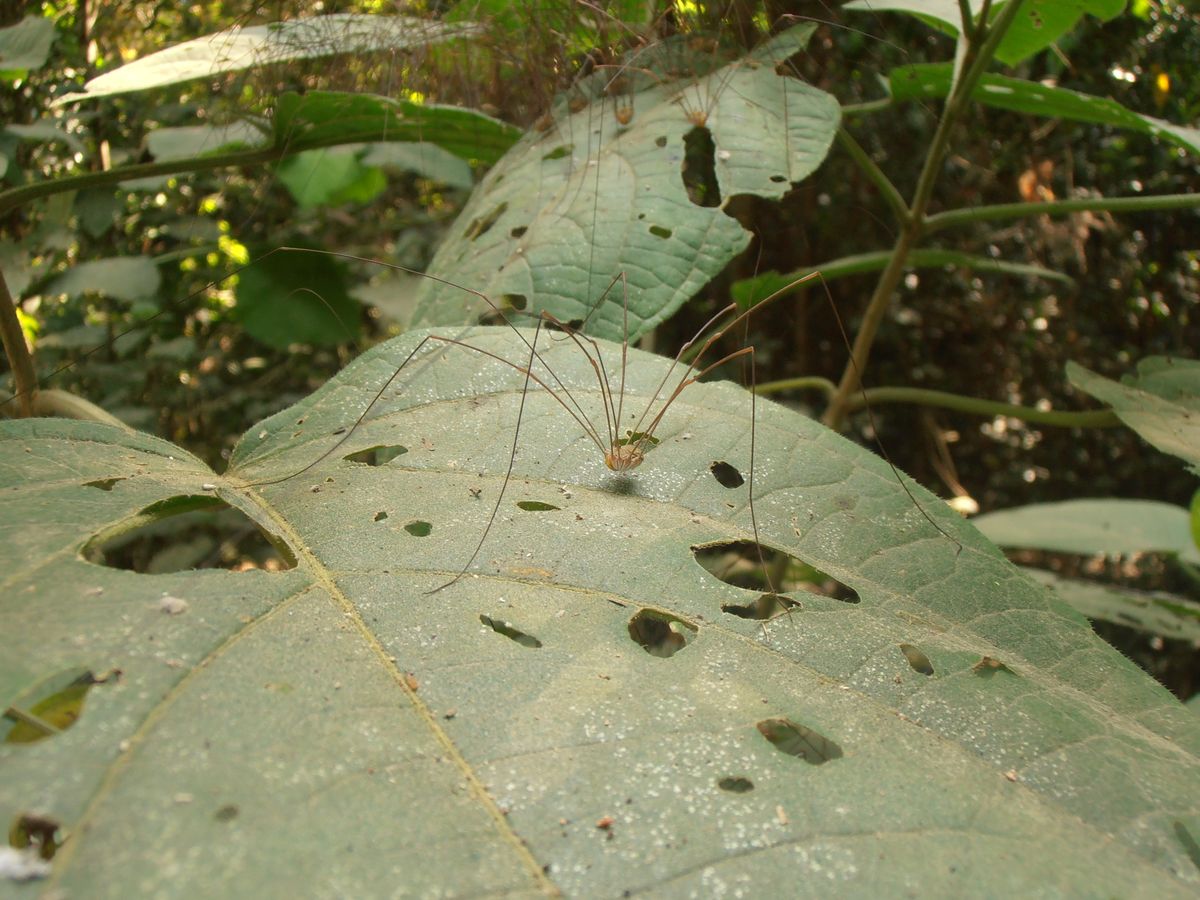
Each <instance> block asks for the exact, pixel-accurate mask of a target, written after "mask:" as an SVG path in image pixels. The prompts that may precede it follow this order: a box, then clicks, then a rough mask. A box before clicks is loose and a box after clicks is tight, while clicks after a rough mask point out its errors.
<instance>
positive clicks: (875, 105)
mask: <svg viewBox="0 0 1200 900" xmlns="http://www.w3.org/2000/svg"><path fill="white" fill-rule="evenodd" d="M891 106H892V98H891V97H885V98H884V99H882V100H867V101H865V102H863V103H847V104H845V105H844V106H843V107H842V118H843V119H851V118H854V117H855V116H867V115H871V114H872V113H877V112H883V111H884V110H885V109H890V108H891Z"/></svg>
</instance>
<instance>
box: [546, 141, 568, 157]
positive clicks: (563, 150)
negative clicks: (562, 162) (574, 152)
mask: <svg viewBox="0 0 1200 900" xmlns="http://www.w3.org/2000/svg"><path fill="white" fill-rule="evenodd" d="M570 153H571V146H570V145H569V144H559V145H558V146H557V147H555V148H554V149H553V150H551V151H550V152H549V153H547V154H546V155H545V156H543V157H542V159H543V160H551V159H562V158H563V157H564V156H569V155H570Z"/></svg>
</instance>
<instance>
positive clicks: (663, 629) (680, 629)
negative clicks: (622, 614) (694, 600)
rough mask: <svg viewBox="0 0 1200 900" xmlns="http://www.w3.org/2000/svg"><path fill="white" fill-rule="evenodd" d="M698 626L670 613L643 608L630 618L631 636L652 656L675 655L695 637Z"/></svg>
mask: <svg viewBox="0 0 1200 900" xmlns="http://www.w3.org/2000/svg"><path fill="white" fill-rule="evenodd" d="M697 630H698V629H697V628H696V626H695V625H693V624H692V623H691V622H685V621H684V620H683V619H680V618H678V617H676V616H673V615H671V614H670V613H666V612H662V611H661V610H657V609H642V610H638V612H637V613H635V614H634V616H633V618H631V619H630V620H629V636H630V637H631V638H633V639H634V641H636V642H637V643H638V644H639V645H641V647H642V649H643V650H645V651H646V652H647V653H649V654H650V655H651V656H658V657H661V658H663V659H666V658H667V657H670V656H674V655H675V654H676V653H678V652H679V651H680V650H682V649H683V648H684V647H686V646H687V645H688V644H690V643H691V642H692V639H693V638H695V636H696V632H697Z"/></svg>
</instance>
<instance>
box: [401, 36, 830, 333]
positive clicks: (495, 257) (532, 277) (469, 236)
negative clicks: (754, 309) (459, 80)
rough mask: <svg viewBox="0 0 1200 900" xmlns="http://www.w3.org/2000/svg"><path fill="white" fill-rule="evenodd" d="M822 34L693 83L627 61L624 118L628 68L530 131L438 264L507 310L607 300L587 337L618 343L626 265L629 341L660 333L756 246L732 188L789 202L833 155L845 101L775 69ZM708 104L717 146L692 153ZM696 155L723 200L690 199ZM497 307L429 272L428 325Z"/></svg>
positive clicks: (567, 309) (439, 272) (567, 316)
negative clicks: (731, 205)
mask: <svg viewBox="0 0 1200 900" xmlns="http://www.w3.org/2000/svg"><path fill="white" fill-rule="evenodd" d="M812 30H813V26H810V25H806V26H799V27H796V28H793V29H791V30H789V31H787V32H785V33H784V34H783V35H780V36H779V37H778V38H776V39H775V40H774V41H773V42H771V43H770V44H768V45H766V46H765V47H763V48H760V50H759V51H758V52H757V53H756V54H754V55H752V56H751V57H749V58H747V59H743V60H738V61H736V62H734V63H731V64H730V65H728V66H725V67H723V68H720V69H718V70H716V71H713V72H710V73H709V74H705V75H700V76H698V77H696V78H694V79H690V80H689V79H684V80H682V81H674V82H667V81H665V79H666V77H667V76H666V74H660V73H665V71H666V69H667V68H668V67H669V63H670V61H669V60H668V61H667V63H666V64H664V65H656V66H655V67H654V68H655V69H656V70H657V71H656V74H654V75H650V74H648V73H647V72H646V71H642V70H639V69H636V68H633V67H630V68H627V69H625V70H624V73H623V74H622V75H621V76H619V77H622V78H625V79H627V80H628V82H629V83H630V85H631V87H630V90H631V91H633V93H632V97H631V99H630V98H627V99H629V102H631V104H632V107H631V108H632V109H633V118H632V119H631V120H630V122H629V124H628V125H627V126H621V125H620V124H619V123H618V121H617V120H616V118H615V117H614V108H615V107H614V103H615V102H616V101H615V98H613V97H610V96H608V95H607V94H606V93H604V92H603V90H601V88H602V87H603V86H604V85H606V84H610V83H611V82H612V79H613V78H614V77H615V76H614V75H613V73H612V72H611V71H605V72H602V73H600V75H598V76H597V79H598V80H597V81H596V83H595V85H594V87H595V88H596V95H595V96H593V97H592V98H591V99H592V102H590V103H587V104H586V105H585V106H583V108H582V109H579V111H578V112H575V113H571V112H570V111H569V108H568V104H569V102H570V101H571V100H572V99H573V100H576V101H581V100H582V99H583V95H582V94H578V95H571V96H570V97H568V98H563V99H562V100H561V102H560V105H559V107H558V110H557V119H556V123H555V124H554V125H553V126H551V127H548V128H547V130H546V131H544V132H543V131H538V130H536V129H534V130H533V131H531V132H530V133H529V134H528V135H526V137H525V138H524V139H523V140H521V141H520V142H519V143H518V144H517V145H516V146H515V147H513V148H512V150H510V151H509V152H508V154H507V155H506V156H505V157H504V159H503V160H501V161H500V162H499V163H498V164H497V165H496V166H495V167H494V168H493V169H492V170H491V172H489V173H488V175H487V177H486V178H485V179H484V180H483V182H482V183H481V184H480V186H479V188H478V189H477V190H476V192H475V194H474V196H473V197H472V198H471V201H470V203H468V205H467V207H466V208H465V209H464V210H463V212H462V214H461V215H460V216H459V218H458V220H457V223H456V224H455V226H454V228H453V229H452V230H451V232H450V234H449V235H448V236H447V238H446V240H445V241H444V243H443V244H442V246H441V247H440V249H439V250H438V253H437V255H436V256H435V258H434V260H433V262H432V264H431V265H430V268H429V272H430V273H431V274H434V275H436V276H438V277H439V278H442V279H445V280H446V281H449V282H454V283H457V284H463V285H471V286H472V287H473V288H476V289H477V290H479V291H481V292H482V293H484V294H486V295H487V296H489V297H490V298H491V299H492V300H493V301H494V302H495V303H497V304H499V305H504V304H505V303H509V304H511V305H513V306H515V307H516V308H518V309H520V308H526V309H527V310H528V311H533V310H541V309H548V310H550V311H551V312H553V313H554V314H555V315H556V316H558V317H559V318H560V319H562V320H564V321H570V320H573V319H584V318H587V317H588V316H589V313H592V311H593V309H595V312H594V313H592V314H591V317H590V319H589V320H588V331H589V333H593V334H597V335H601V336H605V337H608V338H612V339H621V338H622V337H625V336H626V335H625V331H624V328H625V323H624V305H623V297H622V292H621V290H620V288H619V287H617V288H615V289H614V290H613V291H611V292H610V293H609V295H608V297H607V298H606V302H604V303H602V304H600V305H599V308H598V309H597V308H596V306H597V304H598V303H599V301H600V297H601V294H602V293H603V291H604V289H605V287H606V286H607V285H608V284H609V282H610V281H611V280H612V278H613V277H614V276H616V275H617V274H618V273H620V272H624V273H625V275H626V277H627V279H628V283H629V304H628V311H629V332H630V336H631V337H632V338H636V337H637V336H638V335H641V334H643V333H644V332H646V331H648V330H649V329H651V328H653V327H654V326H655V325H656V324H658V323H659V322H661V321H663V320H664V319H666V318H668V317H669V316H670V315H671V314H672V313H673V312H674V311H675V310H677V309H678V308H679V307H680V305H682V304H683V302H684V301H685V300H687V299H688V298H689V297H691V296H692V295H693V294H695V293H696V291H698V290H699V289H700V288H701V287H703V286H704V285H705V284H707V283H708V282H709V281H710V280H711V279H712V278H713V277H714V276H715V275H717V273H719V272H720V271H721V270H722V269H724V268H725V266H726V264H727V263H728V262H729V261H730V260H732V259H733V258H734V257H735V256H736V255H737V254H738V253H740V252H741V251H742V250H743V249H744V248H745V247H746V245H747V244H748V243H749V241H750V234H749V232H747V231H745V230H744V229H743V228H742V226H741V225H740V224H738V222H737V220H736V219H734V218H733V217H732V216H731V215H730V214H729V213H728V212H726V209H725V205H726V203H727V201H728V199H729V198H730V197H731V196H733V195H736V194H755V195H758V196H762V197H770V198H778V197H781V196H782V195H783V194H784V193H785V192H786V191H788V190H790V189H791V186H792V184H794V183H795V182H798V181H801V180H802V179H804V178H806V177H807V176H808V175H809V174H811V173H812V172H813V171H814V170H815V169H816V168H817V166H819V165H820V164H821V161H822V160H823V159H824V158H825V155H826V153H827V152H828V150H829V145H830V143H831V141H832V140H833V136H834V134H835V132H836V131H837V127H838V122H839V117H840V108H839V106H838V104H837V101H836V100H835V99H834V98H833V97H832V96H830V95H829V94H826V93H824V92H823V91H820V90H818V89H817V88H814V87H811V86H810V85H807V84H805V83H803V82H801V81H799V80H797V79H795V78H791V77H788V76H786V75H782V74H779V73H778V72H777V71H776V64H777V63H779V62H780V61H782V60H783V59H786V58H787V57H788V56H791V55H793V54H794V53H796V52H798V51H799V50H801V49H802V48H803V47H804V45H805V43H806V42H807V40H808V37H809V35H811V33H812ZM636 62H638V63H642V64H647V63H652V62H654V61H653V60H650V59H643V58H639V59H637V60H636ZM627 108H628V107H627ZM702 114H703V115H705V116H706V124H707V131H708V133H709V134H710V135H711V140H712V146H711V147H710V148H709V149H708V150H707V151H706V150H703V149H700V148H695V149H693V150H692V151H690V152H689V150H688V148H687V146H686V141H685V138H686V137H687V135H688V134H689V133H690V132H692V131H693V130H694V129H695V126H694V124H693V121H691V120H690V119H689V116H693V117H695V118H699V116H700V115H702ZM695 130H696V131H697V132H698V133H699V132H701V130H699V129H695ZM685 162H687V163H688V165H690V166H691V167H692V172H693V173H695V172H696V170H697V169H703V168H704V163H706V162H707V164H710V165H711V166H712V167H713V169H714V173H715V179H716V183H717V185H718V186H719V193H720V197H721V198H722V203H721V205H708V206H705V205H699V204H698V203H697V202H696V201H694V200H693V199H690V198H689V193H688V190H687V188H686V186H685V184H684V168H685ZM715 201H716V198H715V197H714V196H712V195H709V196H708V197H707V198H706V199H705V202H708V203H713V202H715ZM580 273H586V277H580ZM488 312H490V310H489V309H488V308H487V306H486V305H485V304H484V303H483V301H480V300H479V299H478V298H476V297H475V296H473V295H471V294H468V293H467V292H465V291H462V290H458V289H456V288H454V287H452V286H449V285H446V284H439V283H437V282H434V281H432V280H430V281H427V282H426V283H425V284H424V285H423V286H422V294H421V304H420V306H419V307H418V310H417V317H416V319H415V321H416V322H417V323H424V324H434V325H447V324H454V323H461V322H463V321H467V320H468V319H469V318H470V316H471V315H479V314H486V313H488Z"/></svg>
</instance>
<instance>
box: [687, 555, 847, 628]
mask: <svg viewBox="0 0 1200 900" xmlns="http://www.w3.org/2000/svg"><path fill="white" fill-rule="evenodd" d="M760 547H761V550H762V557H761V559H760V558H759V548H760ZM692 555H693V556H694V557H695V558H696V562H698V563H699V564H700V565H702V566H703V567H704V568H705V569H706V570H707V571H708V573H709V574H710V575H713V576H714V577H716V578H719V579H720V580H721V581H723V582H725V583H726V584H731V585H733V586H734V587H739V588H745V589H747V590H751V591H760V592H763V593H766V594H770V593H791V592H793V591H807V592H808V593H810V594H818V595H821V596H823V597H829V598H831V599H833V600H840V601H842V602H843V603H858V599H859V598H858V594H857V593H856V592H855V591H854V590H853V589H852V588H850V587H847V586H846V585H844V584H842V582H840V581H838V580H837V579H836V578H833V577H831V576H829V575H826V574H824V573H823V572H821V571H819V570H817V569H816V568H814V567H813V566H810V565H809V564H808V563H806V562H804V561H803V560H802V559H799V558H797V557H795V556H792V555H791V554H790V553H784V552H783V551H781V550H776V549H774V548H773V547H768V546H766V545H765V544H762V545H760V544H755V543H754V542H753V541H722V542H719V543H715V544H704V545H701V546H697V547H693V548H692ZM768 575H769V576H770V577H769V579H768ZM727 611H728V612H732V610H727ZM734 614H735V615H737V614H736V613H734Z"/></svg>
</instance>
